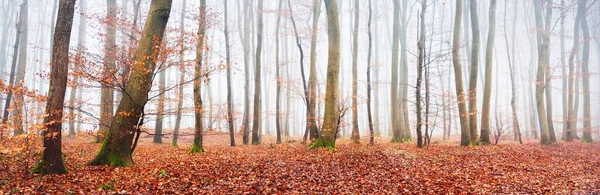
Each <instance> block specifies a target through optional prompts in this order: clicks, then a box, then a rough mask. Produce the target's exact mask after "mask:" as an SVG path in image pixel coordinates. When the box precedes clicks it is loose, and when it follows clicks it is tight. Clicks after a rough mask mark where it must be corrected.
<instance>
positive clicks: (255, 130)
mask: <svg viewBox="0 0 600 195" xmlns="http://www.w3.org/2000/svg"><path fill="white" fill-rule="evenodd" d="M257 13H258V26H257V32H256V39H257V42H256V57H255V62H254V66H255V69H254V122H253V123H252V144H259V143H260V140H259V131H260V122H261V121H260V120H261V103H260V101H261V100H260V97H261V96H260V92H261V91H260V90H261V87H260V83H261V82H260V81H261V78H260V77H261V74H260V72H261V62H262V61H261V59H262V57H261V53H262V44H263V40H262V39H263V0H258V8H257Z"/></svg>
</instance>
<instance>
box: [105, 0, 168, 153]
mask: <svg viewBox="0 0 600 195" xmlns="http://www.w3.org/2000/svg"><path fill="white" fill-rule="evenodd" d="M106 19H107V20H108V21H114V20H117V1H116V0H106ZM116 35H117V27H116V26H115V24H114V23H112V22H109V23H106V41H105V43H104V69H102V78H101V81H100V82H101V85H102V89H101V92H100V125H99V129H98V135H97V136H96V142H97V143H100V142H101V141H102V139H103V138H104V137H105V136H106V133H107V132H108V130H109V128H110V127H109V124H111V117H112V115H113V113H114V111H113V109H114V106H113V102H114V89H113V87H114V86H113V84H114V73H115V66H116V62H115V61H116V60H115V52H116V38H117V36H116ZM159 131H160V130H159ZM155 142H156V141H155Z"/></svg>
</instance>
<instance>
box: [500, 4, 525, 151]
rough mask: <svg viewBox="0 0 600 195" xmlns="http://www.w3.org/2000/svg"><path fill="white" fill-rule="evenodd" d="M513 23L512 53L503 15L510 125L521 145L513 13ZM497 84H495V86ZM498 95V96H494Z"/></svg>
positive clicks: (515, 138) (505, 5) (515, 17)
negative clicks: (510, 114) (508, 84)
mask: <svg viewBox="0 0 600 195" xmlns="http://www.w3.org/2000/svg"><path fill="white" fill-rule="evenodd" d="M507 4H508V3H504V13H507V11H506V7H507ZM514 5H515V10H517V9H516V6H517V3H516V2H515V3H514ZM514 14H515V15H514V21H513V29H512V30H513V33H512V52H511V50H509V44H508V33H507V32H506V25H507V23H506V15H507V14H504V40H505V42H504V43H505V44H506V54H507V57H508V68H509V70H510V86H511V97H510V108H511V111H512V123H513V137H514V140H515V141H519V143H521V144H523V139H521V128H520V127H519V116H517V86H516V81H515V72H516V70H515V67H514V62H515V57H514V55H516V53H515V36H516V33H515V31H516V27H515V25H516V19H517V16H516V14H517V12H514ZM511 53H512V54H513V56H511ZM497 84H498V83H496V85H497ZM496 90H498V88H496ZM496 95H498V94H496Z"/></svg>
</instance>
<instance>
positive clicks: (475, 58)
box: [469, 0, 481, 143]
mask: <svg viewBox="0 0 600 195" xmlns="http://www.w3.org/2000/svg"><path fill="white" fill-rule="evenodd" d="M469 7H470V11H469V12H470V14H471V33H472V34H473V42H472V44H473V45H472V48H471V72H470V75H469V115H470V120H469V130H470V131H471V142H472V143H476V142H478V141H479V136H478V134H479V133H478V132H477V76H478V72H477V71H478V68H479V45H480V43H479V42H480V39H481V38H480V33H479V16H478V12H477V0H470V3H469Z"/></svg>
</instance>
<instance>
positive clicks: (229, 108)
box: [223, 0, 259, 146]
mask: <svg viewBox="0 0 600 195" xmlns="http://www.w3.org/2000/svg"><path fill="white" fill-rule="evenodd" d="M227 1H228V0H224V1H223V7H224V12H223V15H224V17H225V19H224V24H223V25H224V30H223V33H225V53H226V54H225V58H226V59H225V60H226V63H227V123H228V125H229V140H230V145H231V146H235V127H234V122H235V121H234V119H233V113H234V108H233V91H232V90H233V89H232V87H233V83H232V82H233V81H231V66H232V64H231V52H230V45H229V30H228V29H229V26H228V24H227V23H228V19H227V18H228V15H229V14H228V10H229V8H228V6H227ZM258 70H259V69H257V71H258ZM255 104H256V103H255ZM255 121H256V120H255ZM253 134H254V132H253ZM252 139H254V135H253V138H252Z"/></svg>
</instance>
